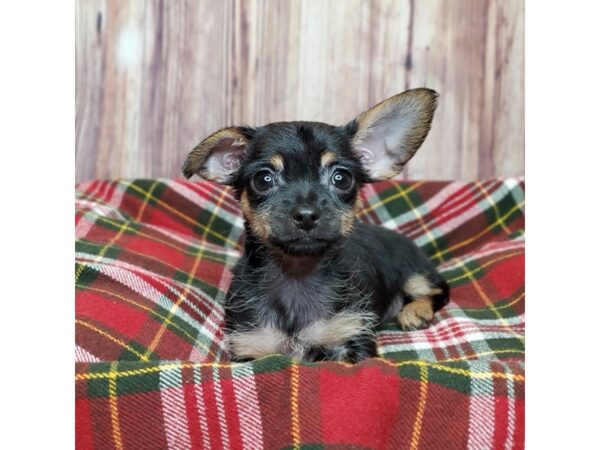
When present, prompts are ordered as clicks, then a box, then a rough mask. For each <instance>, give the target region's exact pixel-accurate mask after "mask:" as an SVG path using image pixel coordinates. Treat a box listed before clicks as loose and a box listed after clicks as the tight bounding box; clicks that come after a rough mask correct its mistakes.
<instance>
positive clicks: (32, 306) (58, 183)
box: [0, 1, 75, 449]
mask: <svg viewBox="0 0 600 450" xmlns="http://www.w3.org/2000/svg"><path fill="white" fill-rule="evenodd" d="M74 17H75V8H74V2H70V1H64V2H63V1H60V2H58V1H57V2H51V1H34V2H3V3H2V6H0V55H2V69H1V70H0V108H1V109H0V114H1V117H0V123H2V127H1V131H0V139H1V142H2V147H1V148H2V150H1V152H0V154H1V155H2V156H1V158H2V162H1V164H2V165H1V168H2V176H1V177H0V179H1V180H2V181H1V182H2V190H1V192H2V200H3V201H2V203H1V206H0V207H1V209H2V219H1V222H0V223H1V224H2V227H1V229H2V232H1V235H0V236H2V253H1V255H0V261H2V275H3V277H2V280H3V283H2V296H1V299H2V304H3V305H2V306H3V308H2V312H3V320H2V326H1V327H0V330H1V331H0V332H1V333H2V339H1V342H2V353H1V355H0V364H2V371H0V373H1V374H2V391H3V392H2V394H3V395H2V411H3V412H4V414H3V417H2V438H1V441H2V444H1V446H2V447H3V448H60V449H68V448H73V447H74V366H73V350H74V325H73V323H74V322H73V319H74V288H73V273H74V269H73V264H74V262H73V261H74V258H73V255H74V250H73V237H74V223H73V217H74V216H73V214H74V206H73V203H74V202H73V195H74V180H75V177H74V159H75V158H74V154H75V139H74V117H75V116H74V114H75V95H74V87H75V79H74V74H75V33H74V31H75V30H74Z"/></svg>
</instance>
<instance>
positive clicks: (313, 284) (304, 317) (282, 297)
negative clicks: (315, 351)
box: [266, 272, 338, 332]
mask: <svg viewBox="0 0 600 450" xmlns="http://www.w3.org/2000/svg"><path fill="white" fill-rule="evenodd" d="M336 285H337V280H335V279H334V278H333V277H331V276H324V275H323V274H322V273H318V272H317V273H313V274H311V275H308V276H304V277H300V278H297V277H289V276H285V275H284V276H279V277H277V278H276V279H274V280H272V281H271V282H270V283H269V285H268V286H266V293H267V298H268V302H267V304H268V307H269V312H268V314H267V317H268V320H269V321H270V322H271V323H274V324H275V325H276V326H277V327H278V328H280V329H281V330H283V331H286V332H293V331H296V330H300V329H302V328H304V327H306V326H308V325H310V324H311V323H314V322H315V321H317V320H320V319H327V318H329V317H330V316H331V315H332V314H333V313H334V310H335V308H336V303H337V300H338V293H337V290H336V289H335V286H336Z"/></svg>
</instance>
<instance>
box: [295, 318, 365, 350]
mask: <svg viewBox="0 0 600 450" xmlns="http://www.w3.org/2000/svg"><path fill="white" fill-rule="evenodd" d="M373 321H374V316H373V315H372V314H370V313H366V312H364V311H342V312H340V313H337V314H335V315H334V316H333V317H331V318H329V319H326V320H318V321H316V322H315V323H313V324H311V325H309V326H307V327H306V328H304V329H303V330H302V331H300V333H298V336H297V338H298V339H299V340H300V341H302V342H303V343H306V344H309V345H322V346H325V347H331V346H335V345H342V344H344V343H345V342H346V341H348V340H349V339H351V338H352V337H353V336H356V335H358V334H363V333H368V332H370V331H371V327H372V324H373Z"/></svg>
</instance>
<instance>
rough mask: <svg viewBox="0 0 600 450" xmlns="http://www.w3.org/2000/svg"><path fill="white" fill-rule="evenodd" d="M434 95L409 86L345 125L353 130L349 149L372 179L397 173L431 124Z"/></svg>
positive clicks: (390, 176)
mask: <svg viewBox="0 0 600 450" xmlns="http://www.w3.org/2000/svg"><path fill="white" fill-rule="evenodd" d="M437 97H438V94H437V92H435V91H432V90H431V89H425V88H419V89H411V90H409V91H406V92H403V93H401V94H398V95H395V96H393V97H391V98H389V99H387V100H384V101H383V102H381V103H379V104H377V105H375V106H373V107H372V108H371V109H369V110H368V111H365V112H364V113H362V114H361V115H360V116H358V117H357V118H356V119H354V120H353V121H352V122H350V123H349V124H348V125H346V128H347V129H348V130H349V131H350V132H354V134H353V136H352V149H353V151H354V152H355V154H356V155H357V156H358V157H359V158H360V159H361V162H362V165H363V167H364V168H365V169H366V170H367V172H368V173H369V176H370V178H371V180H372V181H377V180H385V179H389V178H392V177H394V176H396V175H398V174H399V173H400V172H401V171H402V169H403V168H404V165H405V164H406V163H407V162H408V160H409V159H410V158H412V157H413V155H414V154H415V153H416V151H417V150H418V149H419V147H420V146H421V144H422V143H423V141H424V140H425V136H427V133H428V132H429V129H430V127H431V120H432V119H433V113H434V111H435V108H436V106H437Z"/></svg>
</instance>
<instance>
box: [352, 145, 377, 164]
mask: <svg viewBox="0 0 600 450" xmlns="http://www.w3.org/2000/svg"><path fill="white" fill-rule="evenodd" d="M354 152H355V153H356V155H357V156H358V157H359V159H360V161H361V163H362V164H364V165H365V166H369V165H371V164H373V161H374V159H375V156H374V155H373V152H372V151H371V150H369V149H368V148H365V147H356V148H355V150H354Z"/></svg>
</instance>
